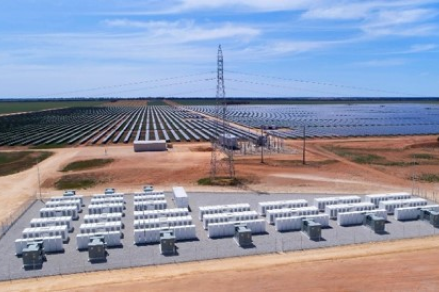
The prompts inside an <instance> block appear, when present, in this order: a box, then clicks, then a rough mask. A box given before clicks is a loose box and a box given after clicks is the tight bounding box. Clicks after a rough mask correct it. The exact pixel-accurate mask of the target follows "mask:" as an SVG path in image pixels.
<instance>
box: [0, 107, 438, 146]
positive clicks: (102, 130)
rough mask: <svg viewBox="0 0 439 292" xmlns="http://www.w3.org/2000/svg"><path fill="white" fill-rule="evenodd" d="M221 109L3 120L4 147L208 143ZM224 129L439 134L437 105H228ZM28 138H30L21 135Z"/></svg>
mask: <svg viewBox="0 0 439 292" xmlns="http://www.w3.org/2000/svg"><path fill="white" fill-rule="evenodd" d="M216 111H217V109H216V108H215V106H211V105H204V106H203V105H200V106H169V105H147V106H137V107H136V106H95V107H77V108H75V107H73V108H65V109H55V110H48V111H45V112H33V113H26V114H19V115H10V116H1V117H0V132H1V133H2V135H1V136H0V146H38V145H102V144H126V143H132V142H134V141H157V140H165V141H167V142H199V141H210V140H211V139H212V138H213V137H215V136H216V133H218V131H217V130H216V128H215V122H214V119H213V117H215V116H216V115H217V112H216ZM226 121H227V123H226V124H224V125H222V124H221V125H218V127H219V131H223V128H224V131H225V132H228V133H231V134H233V135H235V136H237V137H238V139H240V140H245V141H254V140H256V139H257V137H258V134H257V133H259V132H256V131H259V130H260V129H261V127H262V128H265V129H266V132H267V133H268V134H270V135H271V136H275V137H278V138H282V139H285V138H291V139H295V138H301V137H303V134H304V129H305V130H306V131H305V135H306V137H309V138H318V137H367V136H397V135H428V134H437V133H439V106H438V105H437V104H421V103H420V104H416V103H414V104H406V103H401V104H398V103H389V104H319V105H318V106H315V105H288V104H285V105H245V106H243V105H230V106H228V108H227V116H226ZM24 133H26V134H24Z"/></svg>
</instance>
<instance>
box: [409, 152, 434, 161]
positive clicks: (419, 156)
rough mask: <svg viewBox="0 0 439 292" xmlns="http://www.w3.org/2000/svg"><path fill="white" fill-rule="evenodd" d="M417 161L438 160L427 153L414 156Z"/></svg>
mask: <svg viewBox="0 0 439 292" xmlns="http://www.w3.org/2000/svg"><path fill="white" fill-rule="evenodd" d="M413 156H414V158H415V159H425V160H433V159H436V157H434V156H433V155H431V154H427V153H416V154H413Z"/></svg>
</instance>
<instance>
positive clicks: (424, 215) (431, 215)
mask: <svg viewBox="0 0 439 292" xmlns="http://www.w3.org/2000/svg"><path fill="white" fill-rule="evenodd" d="M419 219H421V220H426V221H429V222H430V224H431V225H433V226H434V227H439V212H436V211H432V210H430V209H421V210H419Z"/></svg>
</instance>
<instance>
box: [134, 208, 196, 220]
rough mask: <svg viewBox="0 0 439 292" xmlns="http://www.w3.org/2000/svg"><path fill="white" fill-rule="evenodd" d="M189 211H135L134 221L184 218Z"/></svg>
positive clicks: (182, 209) (177, 209)
mask: <svg viewBox="0 0 439 292" xmlns="http://www.w3.org/2000/svg"><path fill="white" fill-rule="evenodd" d="M188 215H189V210H188V209H187V208H175V209H163V210H150V211H134V220H141V219H155V218H164V217H165V218H166V217H182V216H188Z"/></svg>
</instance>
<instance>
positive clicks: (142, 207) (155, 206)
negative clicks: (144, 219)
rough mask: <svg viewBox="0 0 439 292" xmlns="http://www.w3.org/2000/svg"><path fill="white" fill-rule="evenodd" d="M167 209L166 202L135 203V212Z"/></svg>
mask: <svg viewBox="0 0 439 292" xmlns="http://www.w3.org/2000/svg"><path fill="white" fill-rule="evenodd" d="M167 207H168V204H167V202H166V200H158V201H137V202H134V211H147V210H164V209H166V208H167Z"/></svg>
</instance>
